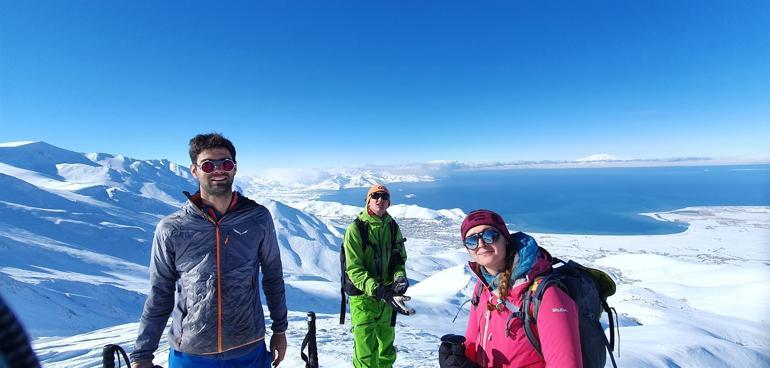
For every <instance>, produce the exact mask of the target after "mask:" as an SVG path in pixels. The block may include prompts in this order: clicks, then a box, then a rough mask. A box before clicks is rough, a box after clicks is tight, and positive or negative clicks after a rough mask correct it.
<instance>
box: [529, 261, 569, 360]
mask: <svg viewBox="0 0 770 368" xmlns="http://www.w3.org/2000/svg"><path fill="white" fill-rule="evenodd" d="M551 285H556V286H558V287H560V288H562V289H564V288H565V286H564V284H562V282H561V281H560V279H559V277H558V276H555V275H553V274H551V275H547V276H544V277H538V278H535V280H534V281H533V282H532V285H531V286H530V287H528V288H527V291H525V292H524V301H523V302H522V303H521V309H520V311H519V314H520V315H521V316H523V319H524V332H525V333H526V334H527V339H528V340H529V342H530V343H531V344H532V346H533V347H534V348H535V351H537V354H538V355H540V357H542V356H543V351H542V347H541V345H540V339H538V338H537V336H535V332H534V330H533V329H532V324H533V323H534V324H537V313H538V311H540V303H541V302H542V301H543V295H544V294H545V291H546V289H548V287H550V286H551Z"/></svg>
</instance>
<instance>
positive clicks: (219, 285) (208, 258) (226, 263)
mask: <svg viewBox="0 0 770 368" xmlns="http://www.w3.org/2000/svg"><path fill="white" fill-rule="evenodd" d="M190 199H191V200H190V201H188V202H187V203H185V205H184V206H182V208H181V209H180V210H179V211H177V212H175V213H173V214H172V215H170V216H168V217H165V218H164V219H163V220H161V221H160V223H159V224H158V226H157V228H156V229H155V238H154V240H153V245H152V259H151V261H150V284H151V290H150V292H149V295H148V296H147V302H146V303H145V304H144V311H143V312H142V318H141V320H140V323H139V336H138V338H137V339H136V344H135V346H134V351H133V352H132V353H131V359H132V360H135V361H144V360H151V359H153V357H154V356H153V352H154V351H155V350H156V349H157V348H158V342H159V340H160V336H161V334H162V333H163V329H164V328H165V326H166V322H167V321H168V317H169V315H170V314H171V313H172V310H173V316H172V325H171V330H170V334H169V342H170V344H171V346H172V347H173V348H174V350H177V351H181V352H185V353H189V354H197V355H205V354H216V353H222V352H225V351H228V350H232V349H235V348H239V347H243V346H247V345H249V344H253V343H255V342H257V341H260V340H263V339H264V337H265V318H264V315H263V312H262V302H261V301H260V296H259V286H258V282H257V281H258V280H259V272H260V268H261V272H262V288H263V289H264V293H265V296H266V298H267V306H268V309H269V310H270V319H272V321H273V325H272V330H273V331H274V332H282V331H285V330H286V328H287V327H288V322H287V311H286V298H285V295H284V284H283V269H282V267H281V256H280V251H279V249H278V242H277V240H276V235H275V227H274V225H273V220H272V218H271V216H270V212H269V211H268V210H267V208H265V207H264V206H262V205H259V204H257V203H256V202H254V201H252V200H250V199H248V198H246V197H243V196H241V195H240V194H239V193H236V197H235V199H234V200H235V201H237V202H236V203H235V204H234V206H231V209H230V210H229V211H228V212H227V213H226V214H225V215H224V216H222V217H221V218H220V219H219V221H218V222H217V221H216V220H214V219H213V218H212V217H210V216H209V215H207V214H205V213H204V212H203V210H201V209H200V207H198V205H196V202H198V201H199V200H200V195H199V194H196V195H195V196H193V197H191V198H190ZM175 301H176V302H175Z"/></svg>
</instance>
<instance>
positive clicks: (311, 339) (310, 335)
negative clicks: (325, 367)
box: [299, 312, 318, 368]
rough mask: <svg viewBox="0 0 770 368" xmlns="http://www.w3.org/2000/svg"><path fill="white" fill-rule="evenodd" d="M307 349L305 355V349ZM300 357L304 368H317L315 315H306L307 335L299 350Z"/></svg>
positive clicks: (312, 313) (309, 313) (311, 313)
mask: <svg viewBox="0 0 770 368" xmlns="http://www.w3.org/2000/svg"><path fill="white" fill-rule="evenodd" d="M306 347H307V354H305V348H306ZM299 353H300V357H301V358H302V360H303V361H304V362H305V368H318V347H317V345H316V327H315V313H314V312H308V313H307V334H305V338H304V339H303V340H302V347H301V348H300V349H299Z"/></svg>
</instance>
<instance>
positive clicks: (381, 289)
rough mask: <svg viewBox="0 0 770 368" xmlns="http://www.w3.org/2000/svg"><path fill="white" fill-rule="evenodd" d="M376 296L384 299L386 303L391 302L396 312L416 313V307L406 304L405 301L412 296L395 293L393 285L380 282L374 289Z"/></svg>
mask: <svg viewBox="0 0 770 368" xmlns="http://www.w3.org/2000/svg"><path fill="white" fill-rule="evenodd" d="M374 297H375V298H377V299H380V300H382V301H383V302H385V303H388V304H390V306H391V307H393V309H395V310H396V312H398V313H400V314H404V315H407V316H409V315H412V314H414V309H412V308H409V307H407V306H406V304H405V302H406V301H409V300H410V299H412V298H410V297H408V296H406V295H403V296H402V295H395V296H394V295H393V288H392V287H391V286H386V285H385V284H380V285H379V286H377V289H375V290H374Z"/></svg>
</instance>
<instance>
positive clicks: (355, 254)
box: [343, 223, 379, 296]
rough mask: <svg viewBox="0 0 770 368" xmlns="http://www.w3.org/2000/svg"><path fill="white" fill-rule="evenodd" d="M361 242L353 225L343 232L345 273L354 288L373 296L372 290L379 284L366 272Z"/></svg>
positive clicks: (359, 235)
mask: <svg viewBox="0 0 770 368" xmlns="http://www.w3.org/2000/svg"><path fill="white" fill-rule="evenodd" d="M362 242H363V241H362V240H361V234H359V233H358V228H357V227H356V225H355V223H353V224H350V226H348V229H347V231H345V241H344V243H343V246H344V247H345V264H346V267H345V272H346V273H347V274H348V277H349V278H350V281H351V282H352V283H353V285H354V286H355V287H356V288H358V289H359V290H361V291H363V292H364V294H366V295H369V296H374V290H375V289H376V288H377V286H378V285H379V283H378V282H377V281H376V280H375V279H374V278H372V277H371V275H369V272H367V271H366V266H365V265H364V259H365V258H364V257H365V255H364V250H363V247H362Z"/></svg>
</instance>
